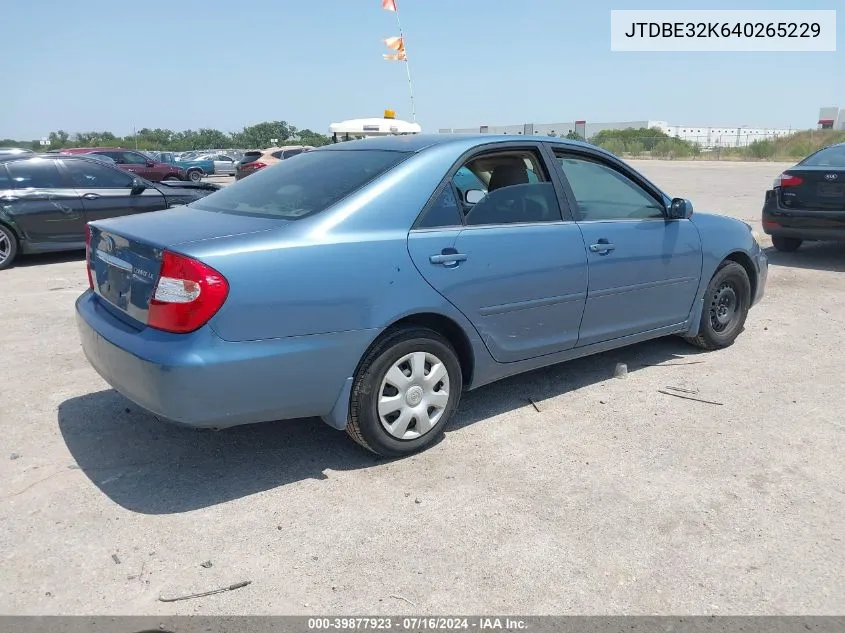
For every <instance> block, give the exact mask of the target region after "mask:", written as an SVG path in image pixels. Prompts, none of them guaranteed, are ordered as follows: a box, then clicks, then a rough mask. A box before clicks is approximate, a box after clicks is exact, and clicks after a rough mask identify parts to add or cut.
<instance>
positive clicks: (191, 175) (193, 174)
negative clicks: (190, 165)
mask: <svg viewBox="0 0 845 633" xmlns="http://www.w3.org/2000/svg"><path fill="white" fill-rule="evenodd" d="M188 180H190V181H191V182H199V181H200V180H202V172H201V171H200V170H199V169H192V170H191V171H189V172H188Z"/></svg>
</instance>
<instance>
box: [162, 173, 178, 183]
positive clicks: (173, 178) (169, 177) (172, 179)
mask: <svg viewBox="0 0 845 633" xmlns="http://www.w3.org/2000/svg"><path fill="white" fill-rule="evenodd" d="M164 180H168V181H170V182H173V181H174V180H179V176H174V175H173V174H171V175H169V176H165V178H164Z"/></svg>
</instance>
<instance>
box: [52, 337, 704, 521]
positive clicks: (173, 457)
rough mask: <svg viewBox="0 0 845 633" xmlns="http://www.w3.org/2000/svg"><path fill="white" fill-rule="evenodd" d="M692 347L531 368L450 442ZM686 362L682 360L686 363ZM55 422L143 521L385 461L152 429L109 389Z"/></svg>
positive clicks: (327, 433)
mask: <svg viewBox="0 0 845 633" xmlns="http://www.w3.org/2000/svg"><path fill="white" fill-rule="evenodd" d="M697 353H698V352H697V350H695V348H693V347H691V346H689V345H687V344H686V343H684V342H683V341H681V340H680V339H678V338H666V339H659V340H656V341H652V342H649V343H642V344H639V345H635V346H631V347H627V348H622V349H619V350H614V351H611V352H606V353H604V354H599V355H596V356H592V357H588V358H584V359H579V360H574V361H570V362H568V363H563V364H560V365H556V366H553V367H550V368H545V369H538V370H535V371H532V372H529V373H526V374H522V375H519V376H516V377H512V378H508V379H505V380H502V381H499V382H497V383H494V384H492V385H488V386H486V387H482V388H480V389H478V390H475V391H472V392H468V393H466V394H464V397H463V400H462V402H461V406H460V408H459V410H458V413H457V415H456V417H455V419H454V420H453V421H452V423H451V424H450V426H449V430H448V431H447V435H450V434H453V433H460V430H461V429H462V428H464V427H466V426H469V425H471V424H474V423H475V422H478V421H480V420H484V419H487V418H489V417H492V416H495V415H499V414H501V413H505V412H508V411H512V410H515V409H517V408H522V407H526V406H529V407H530V406H531V404H530V400H529V399H531V400H534V401H535V402H540V401H542V400H544V399H547V398H553V397H555V396H559V395H561V394H564V393H571V392H574V391H577V390H578V389H581V388H582V387H585V386H588V385H592V384H595V383H597V382H601V381H603V380H606V379H608V378H610V377H612V375H613V371H614V368H615V366H616V363H619V362H624V363H626V364H627V368H628V371H629V372H634V371H637V370H638V369H640V368H642V367H646V366H653V365H658V364H662V363H666V362H672V361H676V362H688V363H689V362H700V361H696V360H695V359H690V358H689V357H690V356H695V355H696V354H697ZM684 358H686V361H683V359H684ZM58 424H59V429H60V431H61V433H62V436H63V438H64V440H65V443H66V445H67V447H68V449H69V450H70V452H71V454H72V456H73V458H74V459H75V460H76V464H75V465H71V466H70V467H71V468H77V467H78V468H80V469H81V470H82V471H83V472H84V473H85V475H86V476H87V477H88V478H89V479H90V481H91V482H92V483H93V484H94V485H95V486H97V487H98V488H99V489H100V490H101V491H102V492H103V494H105V495H106V496H107V497H109V498H110V499H111V500H112V501H114V502H115V503H117V504H118V505H120V506H122V507H124V508H126V509H128V510H131V511H134V512H139V513H142V514H155V515H158V514H173V513H179V512H187V511H190V510H196V509H199V508H206V507H210V506H214V505H217V504H221V503H225V502H227V501H231V500H234V499H239V498H242V497H246V496H248V495H251V494H255V493H259V492H263V491H266V490H270V489H273V488H277V487H279V486H284V485H287V484H290V483H294V482H298V481H302V480H305V479H325V478H326V475H325V471H326V470H340V471H345V470H360V469H365V468H369V467H371V466H374V465H376V464H381V463H386V462H388V461H390V460H388V459H385V458H381V457H378V456H375V455H373V454H371V453H369V452H367V451H365V450H364V449H362V448H360V447H358V445H356V444H355V443H354V442H352V441H351V440H350V439H349V438H348V437H347V436H346V433H343V432H340V431H337V430H335V429H332V428H330V427H329V426H328V425H326V424H325V423H323V422H322V421H320V420H318V419H305V420H291V421H285V422H269V423H265V424H255V425H248V426H241V427H235V428H232V429H226V430H222V431H210V430H196V429H188V428H183V427H179V426H175V425H172V424H167V423H163V422H159V421H158V420H157V419H156V418H155V417H153V416H152V415H150V414H148V413H146V412H144V411H142V410H140V409H138V407H136V406H135V405H134V404H132V403H131V402H129V401H128V400H126V399H125V398H123V397H122V396H121V395H119V394H118V393H117V392H115V391H113V390H106V391H100V392H97V393H91V394H87V395H84V396H79V397H76V398H71V399H69V400H66V401H65V402H63V403H61V404H60V405H59V408H58Z"/></svg>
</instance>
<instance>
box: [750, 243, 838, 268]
mask: <svg viewBox="0 0 845 633" xmlns="http://www.w3.org/2000/svg"><path fill="white" fill-rule="evenodd" d="M765 253H766V257H768V258H769V264H770V265H772V266H786V267H789V268H806V269H809V270H830V271H833V272H839V273H841V272H845V243H842V242H804V244H802V245H801V248H799V249H798V250H797V251H795V252H794V253H782V252H781V251H779V250H776V249H775V248H774V247H773V246H770V247H769V248H766V249H765Z"/></svg>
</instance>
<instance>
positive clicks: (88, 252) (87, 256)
mask: <svg viewBox="0 0 845 633" xmlns="http://www.w3.org/2000/svg"><path fill="white" fill-rule="evenodd" d="M85 269H86V270H87V271H88V287H89V288H90V289H91V290H93V289H94V275H93V273H92V272H91V225H90V224H86V225H85Z"/></svg>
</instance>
